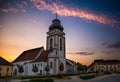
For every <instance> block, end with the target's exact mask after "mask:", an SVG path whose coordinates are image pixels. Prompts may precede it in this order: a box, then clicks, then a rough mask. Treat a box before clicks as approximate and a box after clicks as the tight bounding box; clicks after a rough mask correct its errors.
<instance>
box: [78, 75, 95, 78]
mask: <svg viewBox="0 0 120 82" xmlns="http://www.w3.org/2000/svg"><path fill="white" fill-rule="evenodd" d="M80 78H81V79H91V78H95V75H81V76H80Z"/></svg>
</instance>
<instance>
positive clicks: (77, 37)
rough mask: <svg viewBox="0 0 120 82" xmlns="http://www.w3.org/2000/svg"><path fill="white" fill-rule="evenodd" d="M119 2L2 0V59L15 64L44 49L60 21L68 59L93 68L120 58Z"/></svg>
mask: <svg viewBox="0 0 120 82" xmlns="http://www.w3.org/2000/svg"><path fill="white" fill-rule="evenodd" d="M119 4H120V1H119V0H0V56H2V57H3V58H5V59H6V60H8V61H9V62H12V61H13V60H15V59H16V58H17V57H18V56H19V55H20V54H21V53H22V52H23V51H25V50H29V49H33V48H37V47H41V46H44V48H45V49H46V36H47V34H46V32H48V28H49V26H50V25H51V24H52V20H54V19H55V18H56V15H55V14H56V13H57V15H58V19H59V20H60V21H61V24H62V26H63V27H64V32H65V33H66V35H65V37H66V58H68V59H71V60H74V61H75V62H80V63H81V64H85V65H90V64H91V63H92V62H93V61H94V60H97V59H105V60H107V59H108V60H112V59H120V8H119Z"/></svg>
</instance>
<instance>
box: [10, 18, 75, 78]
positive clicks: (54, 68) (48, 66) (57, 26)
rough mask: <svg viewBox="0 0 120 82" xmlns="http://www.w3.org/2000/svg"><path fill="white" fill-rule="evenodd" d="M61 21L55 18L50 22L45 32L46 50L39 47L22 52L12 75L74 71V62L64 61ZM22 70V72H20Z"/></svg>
mask: <svg viewBox="0 0 120 82" xmlns="http://www.w3.org/2000/svg"><path fill="white" fill-rule="evenodd" d="M63 30H64V28H63V26H62V25H61V21H60V20H59V19H58V18H57V16H56V18H55V19H54V20H53V21H52V24H51V25H50V26H49V31H48V32H47V41H46V49H44V47H43V46H42V47H39V48H35V49H30V50H26V51H24V52H23V53H22V54H21V55H20V56H18V57H17V58H16V59H15V60H14V61H13V62H12V64H13V75H14V76H19V75H24V76H26V75H47V74H50V75H56V74H60V73H61V71H60V70H59V68H60V65H61V64H62V67H63V70H62V73H64V74H65V73H67V72H68V71H69V68H72V70H73V72H74V71H76V68H75V66H74V64H75V62H71V60H68V59H66V48H65V33H64V31H63ZM20 69H22V70H20Z"/></svg>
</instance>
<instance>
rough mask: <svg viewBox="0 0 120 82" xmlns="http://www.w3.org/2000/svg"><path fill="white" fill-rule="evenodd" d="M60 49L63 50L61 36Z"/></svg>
mask: <svg viewBox="0 0 120 82" xmlns="http://www.w3.org/2000/svg"><path fill="white" fill-rule="evenodd" d="M60 50H61V51H62V39H61V38H60Z"/></svg>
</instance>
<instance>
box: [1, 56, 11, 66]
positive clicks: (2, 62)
mask: <svg viewBox="0 0 120 82" xmlns="http://www.w3.org/2000/svg"><path fill="white" fill-rule="evenodd" d="M0 65H7V66H12V64H11V63H10V62H8V61H7V60H5V59H3V58H2V57H0Z"/></svg>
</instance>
